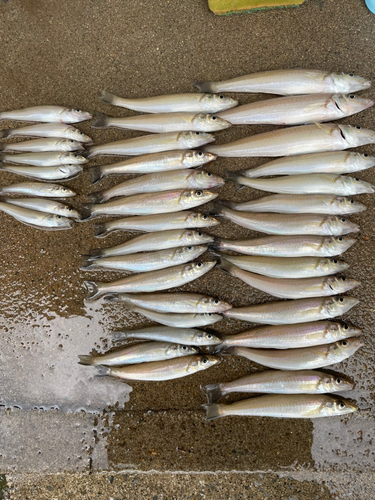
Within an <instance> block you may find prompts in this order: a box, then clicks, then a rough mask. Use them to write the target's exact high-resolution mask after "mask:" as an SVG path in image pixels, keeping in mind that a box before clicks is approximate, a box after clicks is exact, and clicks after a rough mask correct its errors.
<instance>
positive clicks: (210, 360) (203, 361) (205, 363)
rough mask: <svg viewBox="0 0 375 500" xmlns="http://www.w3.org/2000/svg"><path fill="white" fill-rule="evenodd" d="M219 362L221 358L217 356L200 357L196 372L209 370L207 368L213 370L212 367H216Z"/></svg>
mask: <svg viewBox="0 0 375 500" xmlns="http://www.w3.org/2000/svg"><path fill="white" fill-rule="evenodd" d="M219 361H220V358H218V357H217V356H211V355H208V354H207V355H202V356H199V358H198V359H197V367H196V371H201V370H207V368H211V366H214V365H216V364H217V363H219Z"/></svg>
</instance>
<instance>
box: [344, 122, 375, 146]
mask: <svg viewBox="0 0 375 500" xmlns="http://www.w3.org/2000/svg"><path fill="white" fill-rule="evenodd" d="M338 127H339V129H340V131H341V135H342V136H343V138H344V139H345V140H346V142H347V143H348V144H349V146H348V147H349V148H356V147H357V146H363V145H365V144H374V143H375V131H374V130H370V129H368V128H362V127H360V126H359V125H356V126H352V125H338Z"/></svg>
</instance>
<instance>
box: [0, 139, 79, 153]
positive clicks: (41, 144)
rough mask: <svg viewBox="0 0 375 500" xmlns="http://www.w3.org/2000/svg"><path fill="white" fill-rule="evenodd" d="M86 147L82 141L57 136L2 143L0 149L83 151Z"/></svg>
mask: <svg viewBox="0 0 375 500" xmlns="http://www.w3.org/2000/svg"><path fill="white" fill-rule="evenodd" d="M84 149H85V148H84V147H83V145H82V144H81V143H80V142H77V141H73V140H72V139H59V138H57V139H56V138H55V137H51V138H47V139H45V138H43V139H33V140H31V141H24V142H13V143H12V144H7V143H5V142H1V143H0V151H21V152H22V151H30V152H32V153H39V152H44V151H78V150H80V151H83V150H84Z"/></svg>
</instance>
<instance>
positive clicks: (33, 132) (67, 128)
mask: <svg viewBox="0 0 375 500" xmlns="http://www.w3.org/2000/svg"><path fill="white" fill-rule="evenodd" d="M23 136H27V137H61V138H62V139H72V140H73V141H78V142H92V140H91V137H89V136H88V135H86V134H84V133H83V132H81V131H80V130H78V129H77V128H75V127H72V126H71V125H66V124H65V123H38V124H37V125H29V126H28V127H21V128H8V129H4V130H0V138H1V139H3V138H5V137H6V138H8V137H23Z"/></svg>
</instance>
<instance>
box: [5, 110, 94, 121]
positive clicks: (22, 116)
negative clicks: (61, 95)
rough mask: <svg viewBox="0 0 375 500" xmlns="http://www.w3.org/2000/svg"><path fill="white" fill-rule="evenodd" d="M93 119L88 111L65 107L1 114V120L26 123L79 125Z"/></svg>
mask: <svg viewBox="0 0 375 500" xmlns="http://www.w3.org/2000/svg"><path fill="white" fill-rule="evenodd" d="M91 118H92V116H91V115H90V113H87V112H86V111H81V110H80V109H69V108H64V107H63V106H33V107H32V108H23V109H18V110H15V111H3V112H2V113H0V120H17V121H25V122H53V123H78V122H83V121H85V120H90V119H91Z"/></svg>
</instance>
